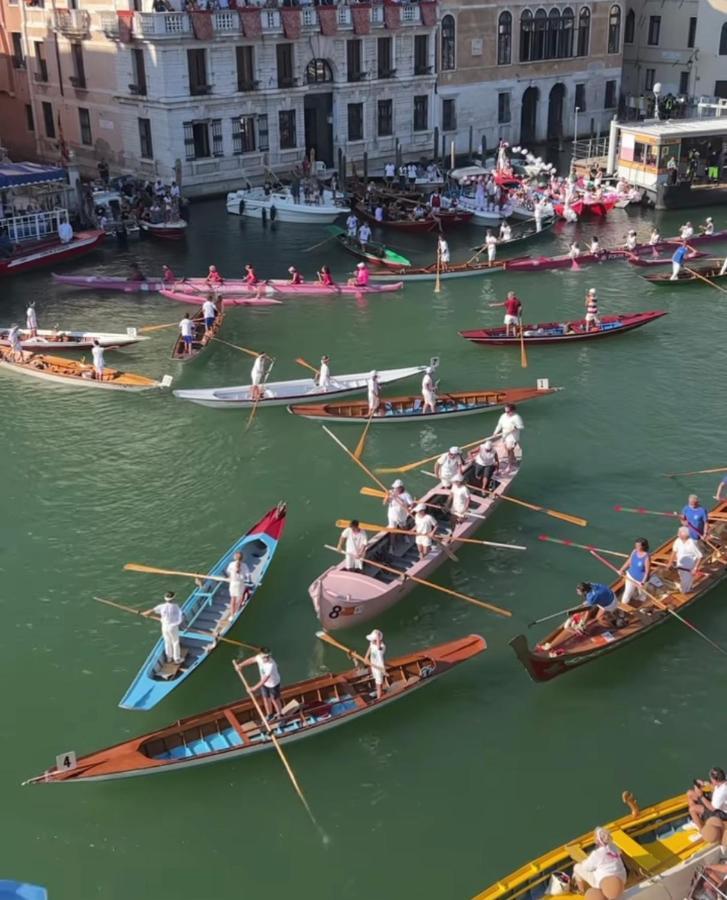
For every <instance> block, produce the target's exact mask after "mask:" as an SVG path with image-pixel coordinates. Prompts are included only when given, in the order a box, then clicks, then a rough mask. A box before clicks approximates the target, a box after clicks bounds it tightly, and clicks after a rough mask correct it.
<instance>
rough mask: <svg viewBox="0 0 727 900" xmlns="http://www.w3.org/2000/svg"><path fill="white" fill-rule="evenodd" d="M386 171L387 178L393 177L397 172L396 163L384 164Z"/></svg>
mask: <svg viewBox="0 0 727 900" xmlns="http://www.w3.org/2000/svg"><path fill="white" fill-rule="evenodd" d="M384 172H385V174H386V177H387V178H393V177H394V175H395V174H396V166H395V165H394V163H386V165H385V166H384Z"/></svg>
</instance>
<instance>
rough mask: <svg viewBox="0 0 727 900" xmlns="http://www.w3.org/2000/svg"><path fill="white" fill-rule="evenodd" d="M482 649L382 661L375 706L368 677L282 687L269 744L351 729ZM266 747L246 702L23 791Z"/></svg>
mask: <svg viewBox="0 0 727 900" xmlns="http://www.w3.org/2000/svg"><path fill="white" fill-rule="evenodd" d="M486 648H487V645H486V643H485V641H484V639H483V638H481V637H480V636H479V635H475V634H473V635H468V636H466V637H462V638H458V639H456V640H453V641H448V642H447V643H444V644H439V645H437V646H435V647H429V648H425V649H423V650H421V651H419V652H416V653H409V654H407V655H406V656H401V657H398V658H395V659H387V661H386V666H387V670H388V673H389V677H390V680H391V687H389V688H388V690H387V691H386V692H385V693H384V696H383V697H382V698H381V699H380V700H377V699H376V695H375V692H374V691H373V683H372V680H371V678H370V673H369V672H368V670H364V671H363V673H362V671H361V670H359V669H353V670H351V671H348V672H341V673H339V674H332V673H329V674H327V675H322V676H319V677H317V678H311V679H308V680H307V681H302V682H299V683H297V684H291V685H288V686H284V687H283V689H282V691H281V701H282V704H283V708H284V709H285V708H286V707H287V706H288V704H291V705H292V704H293V703H294V702H297V703H298V706H297V707H296V709H295V710H294V711H292V712H290V713H289V714H288V715H286V716H285V718H284V719H283V720H282V721H281V722H280V723H278V724H276V725H275V726H274V727H275V734H276V737H277V739H278V741H279V742H280V744H287V743H292V742H293V741H296V740H301V739H302V738H305V737H309V736H311V735H313V734H318V733H321V732H323V731H328V730H329V729H331V728H334V727H336V726H337V725H340V724H343V723H344V722H350V721H353V720H354V719H356V718H358V717H359V716H361V715H364V714H366V713H369V712H372V711H374V710H376V709H380V708H381V707H384V706H388V705H389V704H390V703H393V702H394V701H396V700H398V699H400V698H401V697H403V696H405V695H406V694H410V693H413V692H414V691H416V690H418V689H419V688H420V687H423V686H425V685H427V684H430V683H432V682H433V681H435V680H436V679H437V678H438V677H440V676H441V675H445V674H446V673H447V672H450V671H451V670H452V669H453V668H455V667H456V666H458V665H459V664H461V663H463V662H466V661H467V660H469V659H472V658H473V657H475V656H477V655H478V654H480V653H482V652H483V651H484V650H485V649H486ZM273 746H274V745H273V742H272V741H271V740H270V738H269V736H268V735H267V734H266V733H265V732H264V730H262V729H261V726H260V724H259V721H258V719H257V714H256V712H255V709H254V707H253V705H252V703H251V701H250V700H248V699H246V700H243V701H241V702H239V703H236V704H233V705H228V706H220V707H217V708H216V709H212V710H209V711H207V712H204V713H199V714H198V715H194V716H189V717H187V718H185V719H181V720H179V721H177V722H175V723H173V724H172V725H169V726H168V727H166V728H162V729H158V730H156V731H152V732H150V733H148V734H145V735H143V736H141V737H137V738H133V739H131V740H128V741H124V742H122V743H120V744H116V745H115V746H112V747H107V748H106V749H104V750H99V751H98V752H96V753H91V754H88V755H86V756H80V757H78V759H77V761H76V765H75V766H73V767H70V768H67V769H65V770H64V769H57V768H54V769H49V770H48V771H46V772H45V773H44V774H43V775H40V776H38V777H37V778H32V779H30V780H29V781H27V782H25V783H26V784H45V783H49V782H65V783H78V782H82V781H108V780H111V779H116V778H129V777H132V776H135V775H153V774H156V773H158V772H169V771H176V770H178V769H184V768H189V767H191V766H198V765H205V764H207V763H214V762H218V761H221V760H223V759H227V760H229V759H234V758H236V757H239V756H248V755H250V754H252V753H256V752H258V751H262V750H270V749H271V748H273Z"/></svg>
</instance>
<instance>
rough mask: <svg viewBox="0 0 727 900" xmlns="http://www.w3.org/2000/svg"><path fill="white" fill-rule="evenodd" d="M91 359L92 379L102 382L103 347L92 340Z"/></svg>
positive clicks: (104, 364)
mask: <svg viewBox="0 0 727 900" xmlns="http://www.w3.org/2000/svg"><path fill="white" fill-rule="evenodd" d="M91 359H92V360H93V377H94V378H96V379H97V380H98V381H103V373H104V369H105V367H106V363H105V361H104V355H103V347H102V346H101V344H99V342H98V341H97V340H94V342H93V347H91Z"/></svg>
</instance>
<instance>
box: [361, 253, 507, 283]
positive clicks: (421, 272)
mask: <svg viewBox="0 0 727 900" xmlns="http://www.w3.org/2000/svg"><path fill="white" fill-rule="evenodd" d="M508 262H509V261H508V260H504V259H503V260H495V262H494V263H493V264H492V265H491V266H490V265H488V264H487V263H486V262H485V263H476V264H474V265H467V264H466V263H454V264H452V265H449V266H447V268H442V269H440V272H439V278H440V280H441V281H447V280H449V279H450V278H472V277H473V276H475V275H495V274H496V273H497V272H503V271H504V270H505V269H506V268H508ZM371 280H372V281H375V282H377V283H380V282H392V281H393V282H395V281H398V282H403V281H406V282H408V281H436V280H437V267H436V265H435V264H433V265H430V266H410V267H407V268H405V269H392V270H391V272H385V273H379V272H374V273H373V274H372V275H371Z"/></svg>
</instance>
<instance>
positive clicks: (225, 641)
mask: <svg viewBox="0 0 727 900" xmlns="http://www.w3.org/2000/svg"><path fill="white" fill-rule="evenodd" d="M93 599H94V600H98V602H99V603H105V604H106V606H113V607H114V609H120V610H123V612H127V613H133V614H134V615H135V616H141V617H142V619H151V620H152V621H153V622H160V621H161V619H160V618H159V616H153V615H150V614H147V615H144V613H143V612H142V611H141V610H140V609H134V607H133V606H124V605H123V604H122V603H116V602H115V601H114V600H105V599H104V598H103V597H94V598H93ZM184 633H185V634H191V635H195V636H197V635H198V636H199V637H208V638H212V639H213V640H215V641H221V642H222V643H223V644H232V646H233V647H243V648H244V649H245V650H255V652H259V651H260V647H256V646H255V644H246V643H245V641H233V639H232V638H227V637H222V635H219V634H214V632H212V631H199V630H198V629H195V630H194V631H191V630H190V629H189V628H185V629H184Z"/></svg>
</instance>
